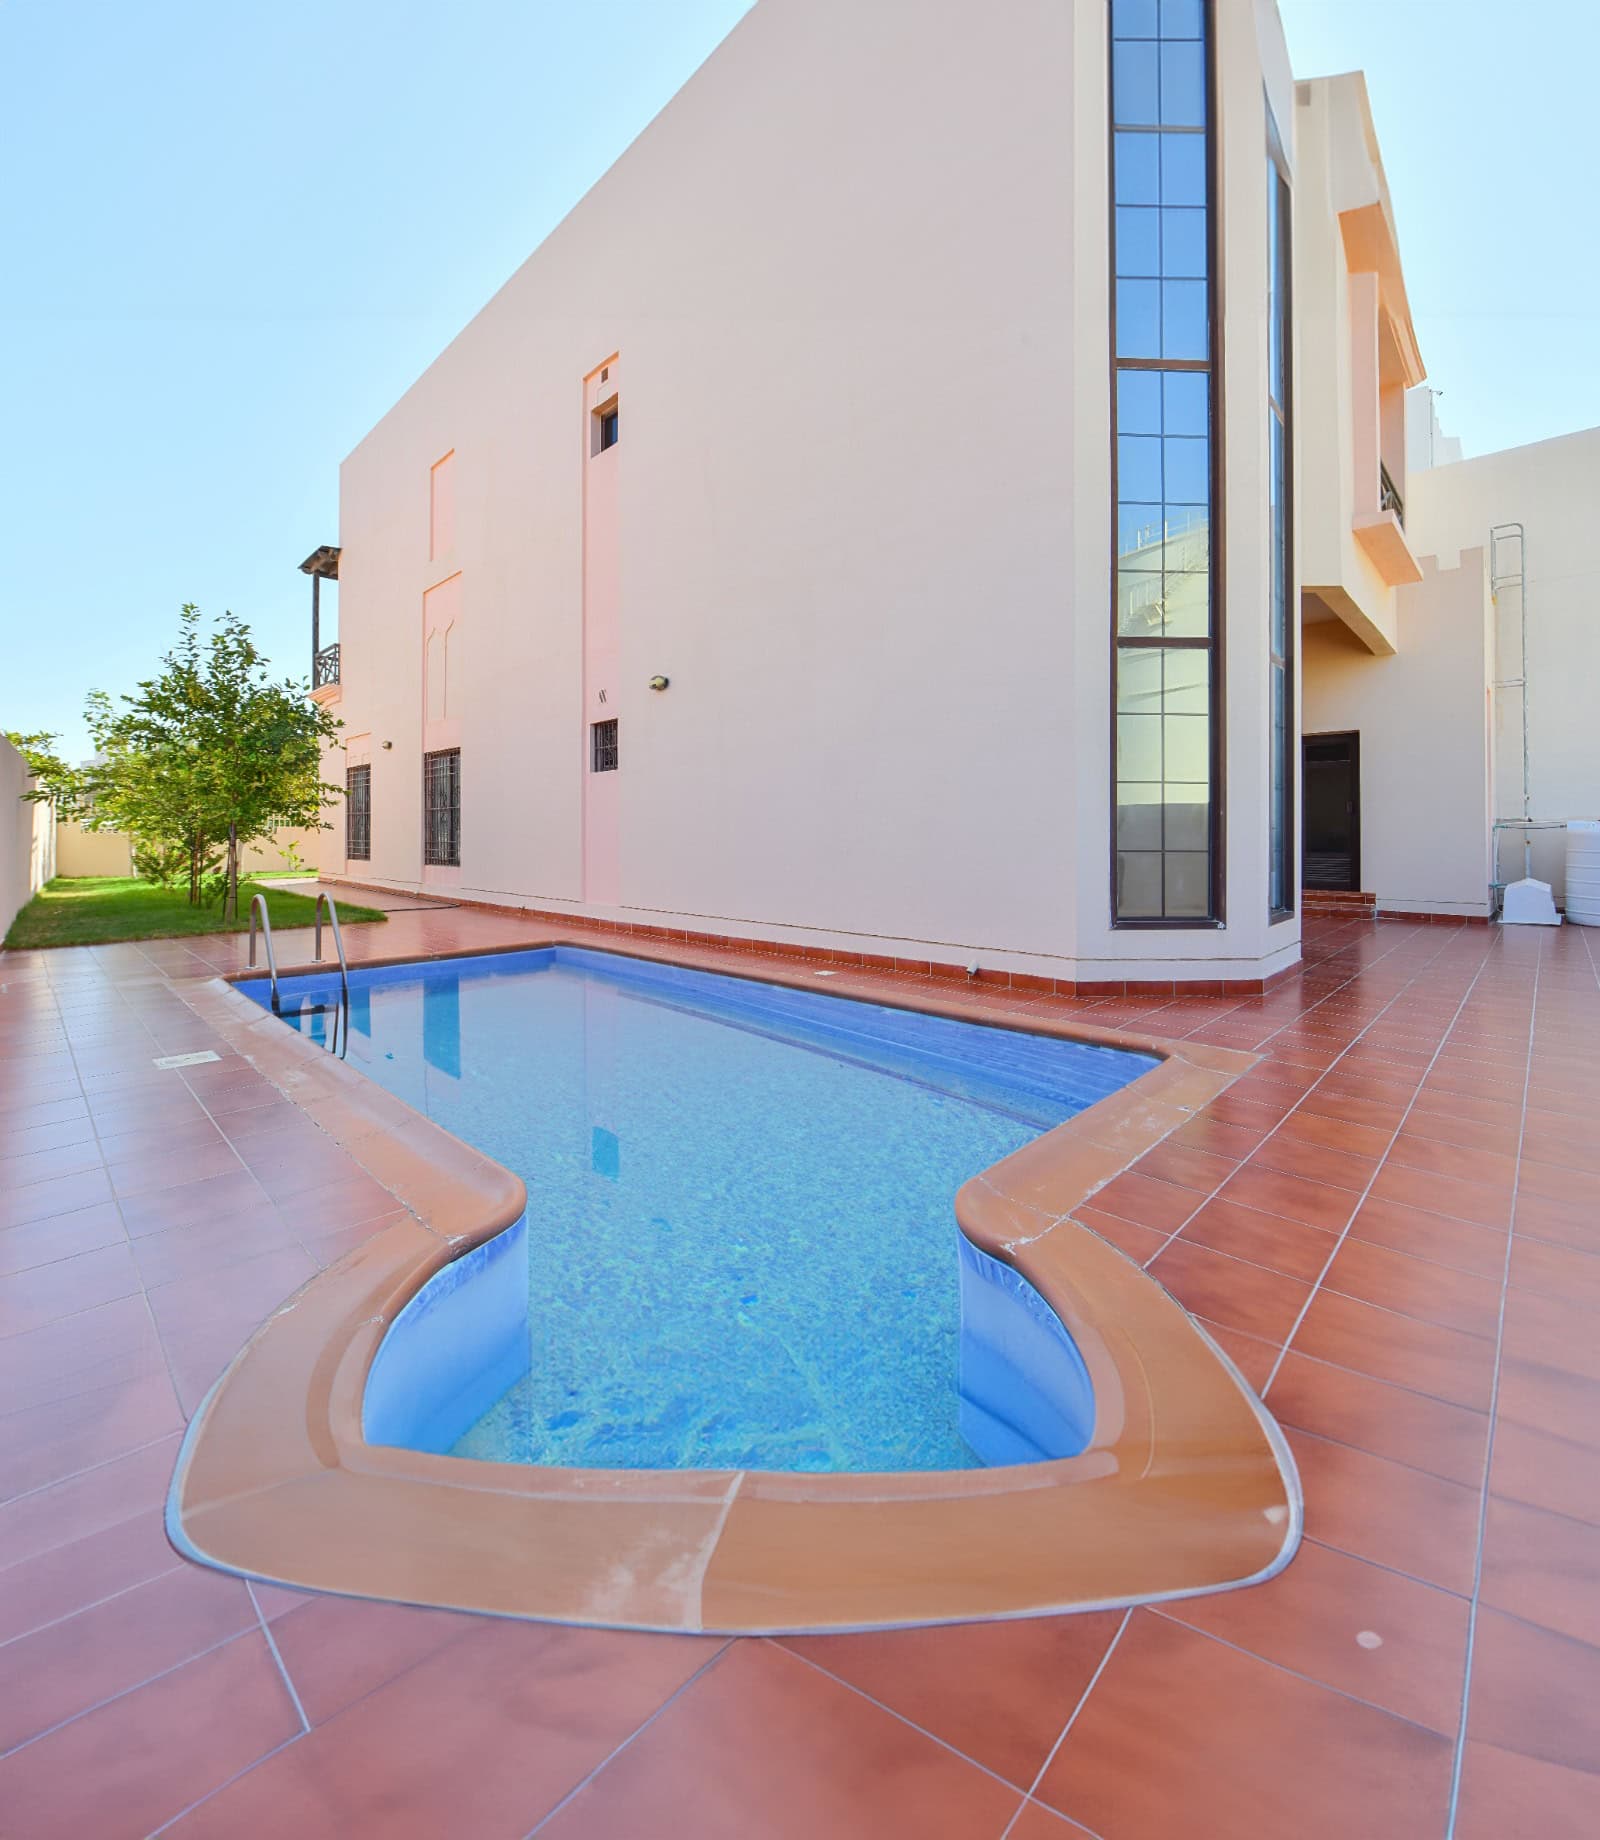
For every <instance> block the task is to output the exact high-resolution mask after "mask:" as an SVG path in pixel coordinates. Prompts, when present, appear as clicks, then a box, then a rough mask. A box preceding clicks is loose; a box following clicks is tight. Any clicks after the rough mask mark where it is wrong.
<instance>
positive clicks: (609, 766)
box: [589, 716, 619, 773]
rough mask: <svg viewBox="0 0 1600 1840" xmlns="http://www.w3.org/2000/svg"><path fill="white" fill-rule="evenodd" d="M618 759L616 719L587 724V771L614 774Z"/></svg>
mask: <svg viewBox="0 0 1600 1840" xmlns="http://www.w3.org/2000/svg"><path fill="white" fill-rule="evenodd" d="M618 759H619V747H618V729H617V718H616V717H615V716H610V717H608V718H607V719H606V720H605V721H604V722H591V723H590V724H589V771H590V772H591V773H615V772H616V770H617V762H618Z"/></svg>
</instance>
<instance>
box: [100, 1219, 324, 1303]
mask: <svg viewBox="0 0 1600 1840" xmlns="http://www.w3.org/2000/svg"><path fill="white" fill-rule="evenodd" d="M132 1243H133V1256H134V1260H135V1262H136V1263H137V1265H138V1267H139V1274H140V1276H141V1277H142V1278H143V1280H144V1283H145V1285H146V1286H147V1288H149V1289H151V1290H154V1289H156V1288H157V1287H159V1286H161V1285H165V1284H173V1283H176V1282H177V1281H178V1280H179V1279H184V1278H187V1279H194V1280H198V1279H203V1278H205V1277H206V1276H208V1275H209V1274H210V1273H213V1272H219V1271H225V1270H226V1269H227V1268H228V1267H229V1266H230V1265H239V1264H243V1263H244V1261H245V1260H246V1259H253V1258H258V1257H259V1256H260V1255H261V1254H262V1253H264V1252H279V1251H284V1250H293V1249H298V1248H299V1244H300V1242H299V1241H298V1240H297V1239H296V1238H295V1236H294V1234H293V1233H292V1232H291V1231H290V1229H289V1225H288V1223H287V1221H285V1219H284V1218H283V1216H282V1215H281V1214H280V1213H279V1212H278V1210H277V1209H276V1208H275V1207H273V1206H272V1204H271V1203H270V1202H269V1201H267V1200H265V1199H263V1200H262V1201H261V1202H260V1204H259V1205H258V1206H255V1207H248V1208H241V1209H239V1210H238V1211H237V1212H235V1213H233V1214H231V1215H229V1216H228V1217H227V1218H225V1219H222V1220H216V1221H205V1222H202V1223H199V1224H197V1225H193V1226H187V1227H173V1228H171V1229H169V1230H168V1231H167V1232H165V1233H146V1234H142V1235H141V1236H140V1237H139V1238H138V1239H136V1240H134V1241H133V1242H132Z"/></svg>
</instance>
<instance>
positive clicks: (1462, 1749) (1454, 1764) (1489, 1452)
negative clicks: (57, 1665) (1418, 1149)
mask: <svg viewBox="0 0 1600 1840" xmlns="http://www.w3.org/2000/svg"><path fill="white" fill-rule="evenodd" d="M1583 943H1584V951H1585V954H1586V955H1588V940H1587V939H1585V940H1584V942H1583ZM1590 965H1591V969H1592V968H1593V959H1592V956H1591V958H1590ZM1543 969H1544V941H1543V939H1540V941H1539V952H1538V956H1537V957H1536V958H1535V959H1534V962H1533V997H1532V1001H1531V1002H1530V1003H1529V1005H1528V1058H1527V1064H1526V1066H1525V1067H1524V1069H1523V1078H1522V1123H1521V1127H1520V1129H1519V1131H1518V1133H1517V1172H1516V1176H1515V1178H1514V1179H1513V1182H1512V1189H1511V1223H1510V1227H1509V1229H1508V1231H1507V1233H1506V1257H1505V1266H1504V1268H1503V1271H1502V1273H1501V1279H1500V1313H1499V1319H1498V1322H1497V1325H1496V1330H1495V1342H1494V1377H1493V1379H1492V1381H1491V1383H1490V1387H1489V1436H1488V1440H1487V1443H1486V1444H1485V1447H1484V1453H1483V1484H1482V1488H1481V1491H1480V1493H1479V1497H1478V1530H1477V1532H1478V1537H1477V1543H1476V1551H1475V1553H1474V1554H1473V1570H1472V1597H1471V1600H1470V1602H1469V1604H1468V1606H1467V1641H1466V1658H1465V1664H1464V1666H1463V1668H1462V1672H1461V1716H1460V1723H1459V1725H1458V1726H1457V1729H1456V1742H1455V1750H1454V1753H1453V1755H1452V1757H1451V1763H1450V1801H1449V1805H1448V1808H1447V1810H1446V1814H1445V1827H1444V1840H1453V1836H1454V1834H1455V1831H1456V1821H1457V1818H1458V1817H1459V1815H1460V1812H1461V1776H1462V1771H1463V1769H1464V1768H1465V1765H1466V1758H1467V1719H1468V1713H1469V1710H1470V1706H1471V1699H1472V1660H1473V1653H1474V1650H1475V1649H1476V1647H1477V1640H1478V1604H1479V1601H1480V1599H1481V1597H1482V1594H1483V1549H1484V1542H1485V1539H1486V1537H1487V1534H1488V1526H1489V1488H1490V1483H1491V1480H1492V1478H1493V1475H1494V1433H1495V1421H1496V1419H1497V1418H1498V1416H1499V1407H1500V1368H1501V1363H1502V1360H1503V1358H1504V1351H1505V1324H1506V1294H1507V1292H1508V1291H1509V1290H1510V1288H1511V1254H1512V1250H1513V1247H1514V1245H1515V1242H1516V1229H1517V1200H1518V1197H1519V1195H1520V1193H1521V1184H1522V1145H1523V1140H1524V1138H1525V1137H1526V1135H1527V1130H1528V1093H1529V1091H1530V1089H1531V1088H1532V1085H1533V1057H1534V1051H1535V1048H1536V1046H1537V1043H1538V1037H1539V984H1540V977H1541V973H1542V972H1543Z"/></svg>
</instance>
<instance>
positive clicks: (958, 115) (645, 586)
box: [340, 0, 1298, 978]
mask: <svg viewBox="0 0 1600 1840" xmlns="http://www.w3.org/2000/svg"><path fill="white" fill-rule="evenodd" d="M1217 19H1218V35H1217V44H1218V55H1219V60H1220V63H1221V73H1220V76H1221V89H1222V97H1223V101H1222V120H1221V126H1220V134H1221V144H1220V146H1219V154H1220V155H1221V165H1222V169H1223V171H1224V173H1225V174H1226V175H1227V179H1226V190H1225V196H1224V198H1223V200H1222V210H1221V212H1220V219H1221V221H1224V222H1226V223H1227V224H1228V225H1229V226H1230V229H1229V236H1228V243H1227V248H1226V251H1225V252H1224V262H1223V275H1222V284H1223V287H1224V289H1225V292H1226V293H1227V296H1228V298H1229V299H1230V300H1235V301H1238V302H1243V303H1247V305H1246V306H1245V308H1244V310H1240V309H1238V308H1237V307H1235V308H1234V309H1232V310H1231V311H1230V313H1229V316H1228V325H1229V336H1228V340H1227V341H1226V344H1225V347H1224V349H1225V352H1226V358H1227V365H1228V374H1227V378H1226V383H1225V388H1224V389H1223V391H1222V393H1221V396H1222V401H1223V403H1224V405H1225V410H1226V415H1227V430H1226V433H1227V440H1226V453H1225V466H1226V474H1225V478H1224V482H1223V488H1224V489H1223V499H1222V502H1223V504H1224V505H1225V506H1226V509H1227V527H1226V530H1225V532H1223V533H1222V534H1223V536H1224V537H1225V549H1226V554H1227V557H1228V583H1227V586H1226V589H1225V593H1226V600H1227V606H1228V622H1227V626H1228V653H1227V662H1226V671H1225V681H1226V684H1227V696H1228V705H1227V710H1226V721H1225V732H1226V736H1227V749H1228V753H1227V800H1228V822H1227V827H1226V837H1227V850H1228V861H1227V881H1228V890H1229V893H1228V923H1227V925H1226V927H1222V928H1217V929H1210V930H1204V931H1190V932H1184V933H1170V932H1129V931H1114V930H1113V929H1112V928H1111V927H1110V924H1109V887H1110V869H1109V858H1110V837H1109V832H1110V806H1111V800H1110V785H1109V764H1108V763H1109V756H1110V734H1109V694H1108V690H1109V686H1108V674H1109V658H1110V628H1111V605H1110V580H1109V557H1110V553H1111V547H1112V544H1111V532H1112V506H1111V499H1110V469H1109V465H1108V453H1109V448H1110V360H1109V349H1110V329H1109V323H1108V302H1109V296H1110V287H1109V279H1108V271H1109V243H1108V236H1109V170H1108V144H1109V132H1108V128H1109V124H1108V121H1107V56H1108V46H1107V19H1106V9H1105V8H1103V7H1100V6H1088V5H1083V6H1062V5H1061V4H1060V0H1002V3H1000V4H997V5H995V6H993V7H975V6H972V5H971V4H969V3H968V0H874V4H872V5H871V6H862V5H860V4H859V0H759V4H758V5H756V6H755V7H754V9H753V10H752V11H751V12H750V13H749V14H748V15H747V16H746V18H745V19H744V20H743V22H742V23H741V24H740V25H739V26H738V27H737V28H736V29H735V30H734V32H733V33H732V35H731V36H730V37H729V38H728V40H727V41H726V42H725V43H724V45H723V46H722V47H721V49H720V50H719V51H718V52H717V53H716V54H715V55H714V56H713V58H712V59H711V60H710V61H709V63H708V64H707V65H706V66H705V67H704V68H703V69H702V70H701V71H700V72H699V73H698V74H697V75H696V76H695V77H694V78H693V79H692V81H691V82H690V83H689V84H688V86H687V87H686V88H685V90H684V91H683V92H682V93H681V94H680V95H679V96H678V97H677V98H676V99H675V100H674V101H673V102H672V103H671V104H670V105H669V106H668V107H667V108H666V109H665V110H664V111H663V112H662V114H661V115H660V116H658V117H657V119H656V120H655V121H654V122H653V123H652V124H651V126H650V127H649V128H648V129H647V130H646V131H645V133H644V134H643V135H642V136H641V137H640V139H639V141H638V142H637V143H636V144H635V145H634V146H633V147H632V148H631V149H630V150H629V151H628V153H626V154H625V155H624V156H623V158H622V159H621V160H620V161H619V162H618V163H617V165H616V166H614V167H613V168H612V170H611V171H610V172H609V173H607V175H606V176H605V177H604V178H603V179H602V180H601V181H600V183H599V184H598V185H597V186H596V187H595V188H594V189H593V190H592V191H591V192H590V193H589V195H588V196H587V197H586V198H585V199H584V200H583V201H582V202H581V204H580V205H579V206H578V207H577V208H576V209H575V210H574V211H573V212H572V213H571V215H570V216H568V217H567V218H566V220H565V221H564V222H563V223H562V224H561V225H560V226H559V227H558V228H557V229H556V230H555V231H554V232H553V233H552V235H551V236H550V237H549V238H548V239H547V240H546V242H545V243H544V244H543V245H542V246H541V247H540V249H539V250H538V251H536V252H535V254H534V255H533V257H532V258H531V259H530V261H529V262H528V263H527V264H526V265H525V266H524V268H522V269H521V270H520V271H519V272H518V274H517V275H516V276H514V277H513V278H512V280H511V281H510V282H509V283H508V284H507V286H506V287H505V289H504V290H502V292H501V293H500V294H499V295H498V296H497V297H496V298H495V299H494V300H493V301H491V302H490V304H489V305H488V306H487V307H486V308H485V309H484V311H483V312H482V313H481V314H480V315H479V316H478V317H477V318H476V319H475V320H474V321H473V322H472V323H471V324H470V325H469V326H468V327H467V328H466V329H465V330H464V331H463V333H462V334H461V335H460V337H458V338H457V339H456V340H455V341H454V342H453V343H452V344H451V345H450V346H449V348H448V349H447V350H446V351H445V352H444V353H443V354H442V355H441V357H440V358H439V360H438V361H437V362H436V363H435V364H434V365H433V366H432V367H431V368H430V369H429V371H428V372H426V373H425V374H424V376H423V377H422V378H421V379H419V381H418V382H417V383H416V384H415V385H414V386H413V387H412V388H411V389H410V390H409V391H408V392H407V393H406V395H405V396H404V397H403V398H402V399H401V401H400V402H399V403H398V404H396V406H395V408H394V409H393V410H392V411H391V412H390V413H389V414H388V415H387V416H386V417H385V418H384V419H383V421H382V422H381V423H380V424H379V425H378V426H377V428H375V429H374V430H373V431H372V433H371V434H369V435H368V436H367V438H366V439H365V440H364V441H363V442H362V443H361V444H360V446H359V447H358V448H357V449H356V450H355V452H354V453H353V454H351V456H350V457H349V459H348V460H347V461H346V462H345V465H344V468H343V471H342V475H341V529H340V537H341V542H342V544H343V556H342V558H341V602H340V619H341V644H342V646H343V648H344V667H345V668H344V683H343V686H342V696H343V705H342V709H341V713H342V715H343V717H344V719H345V721H346V723H347V725H348V727H349V730H350V731H351V732H354V733H369V734H370V735H371V737H372V749H373V752H372V762H373V842H372V851H373V855H372V862H371V865H370V870H369V872H368V874H367V875H365V876H364V877H363V879H370V880H373V881H377V882H379V883H382V884H385V885H392V886H396V887H415V886H417V885H419V883H420V882H421V880H422V874H421V869H420V851H421V846H420V832H421V791H420V787H421V753H422V751H423V748H424V746H425V745H427V744H426V743H425V737H424V733H423V729H424V719H423V716H422V713H421V712H423V711H424V710H425V709H426V708H427V707H428V696H429V691H428V687H427V685H426V683H425V681H424V679H425V655H426V654H425V646H424V644H423V643H415V644H408V643H406V642H404V637H403V635H404V633H405V630H406V628H407V626H410V628H411V630H412V631H413V632H415V631H416V627H415V625H414V624H412V623H413V622H415V620H416V614H415V612H414V611H413V610H414V609H416V608H417V607H418V606H419V605H421V604H422V601H423V597H424V595H428V596H429V598H430V601H431V600H432V594H430V590H431V591H434V592H435V593H436V592H437V590H438V587H439V584H440V583H441V582H442V581H444V580H445V579H446V578H447V577H448V576H450V575H452V574H455V573H456V572H457V571H459V573H460V577H461V586H460V588H459V589H458V593H459V596H460V600H461V604H462V606H463V608H470V618H468V619H467V621H466V627H467V631H468V639H469V642H468V643H467V645H466V646H465V648H464V649H463V652H462V654H461V656H460V657H459V658H457V656H456V654H455V652H454V650H453V649H452V652H451V655H450V659H449V666H448V679H447V711H446V715H445V717H443V718H440V717H434V718H432V719H433V720H447V721H448V720H454V721H457V722H458V723H459V734H460V746H461V750H462V785H463V861H462V866H461V869H460V873H459V876H458V877H456V878H455V880H454V882H453V885H454V886H456V887H457V888H458V889H459V892H460V893H461V895H462V896H463V897H464V898H469V899H482V900H488V901H497V902H505V903H508V904H513V905H517V904H520V905H527V906H531V907H540V908H547V909H556V910H560V909H571V910H573V911H593V912H597V913H607V914H609V913H615V914H616V915H618V916H620V917H625V918H629V919H633V920H637V921H640V922H644V923H651V924H663V925H676V926H681V927H685V928H687V929H690V930H703V931H708V932H719V933H730V934H735V935H741V934H742V935H745V936H752V937H758V938H768V939H793V940H803V941H806V942H809V943H815V944H823V945H836V946H840V947H845V948H854V949H856V950H863V951H870V952H875V953H885V954H891V955H895V956H901V957H912V958H923V959H927V958H939V959H946V960H949V959H959V960H961V961H965V960H967V959H975V960H977V961H978V962H980V963H981V964H983V965H987V966H996V967H1001V966H1004V967H1009V968H1011V969H1014V970H1019V971H1036V972H1041V973H1049V974H1054V975H1060V976H1073V975H1081V976H1083V977H1086V978H1087V977H1095V976H1107V977H1109V976H1113V975H1133V976H1150V977H1161V976H1164V975H1165V976H1193V977H1212V976H1215V977H1225V976H1230V975H1238V976H1255V975H1261V974H1262V973H1264V972H1270V971H1272V970H1275V969H1277V968H1279V967H1280V966H1281V965H1283V964H1286V963H1289V962H1292V959H1293V957H1294V955H1295V954H1296V952H1297V950H1298V932H1297V929H1296V928H1295V927H1293V926H1289V927H1284V926H1279V927H1276V928H1272V927H1269V925H1268V920H1267V897H1266V841H1265V839H1266V805H1265V792H1264V786H1265V782H1266V771H1265V765H1266V747H1267V740H1266V737H1267V722H1266V713H1265V706H1266V705H1265V699H1266V681H1267V638H1266V624H1265V623H1266V612H1265V608H1266V601H1267V595H1266V580H1267V519H1266V453H1265V442H1266V426H1267V410H1266V400H1265V385H1266V356H1265V348H1264V344H1263V343H1262V339H1261V337H1260V336H1259V327H1258V321H1259V318H1260V316H1259V313H1258V312H1257V311H1256V306H1255V303H1256V302H1258V301H1259V300H1260V299H1261V298H1262V297H1263V295H1264V291H1265V286H1266V256H1265V244H1266V223H1265V201H1264V190H1265V188H1264V183H1263V178H1262V175H1263V172H1264V161H1265V116H1264V107H1263V84H1264V82H1265V83H1266V85H1267V88H1268V89H1269V91H1270V92H1271V93H1272V97H1273V107H1274V109H1275V111H1276V113H1277V116H1278V119H1279V121H1280V123H1285V124H1287V123H1289V122H1291V121H1292V120H1293V113H1294V110H1293V95H1292V90H1291V88H1290V86H1289V83H1288V74H1287V60H1286V57H1285V56H1284V55H1283V50H1282V41H1281V34H1280V33H1279V29H1278V23H1277V19H1276V15H1275V12H1274V11H1273V9H1272V8H1271V6H1270V5H1264V4H1263V3H1262V0H1219V4H1218V7H1217ZM841 48H847V54H846V53H845V51H843V50H842V49H841ZM1042 224H1048V225H1051V226H1052V227H1053V228H1052V233H1051V234H1049V235H1042V234H1041V233H1040V226H1041V225H1042ZM422 259H423V250H422V247H421V246H420V245H419V261H420V260H422ZM608 352H621V353H623V354H625V356H626V359H627V371H628V380H629V392H628V404H627V413H626V416H625V417H624V418H623V433H622V439H621V442H620V444H619V446H618V448H617V449H616V450H615V451H614V452H612V453H609V454H607V455H603V456H599V457H595V456H593V455H591V454H590V452H589V442H588V430H587V426H582V427H581V428H580V422H581V423H582V424H586V423H587V420H588V412H589V410H590V409H591V408H592V407H593V405H594V403H595V402H597V401H598V400H600V398H599V397H598V395H596V394H594V391H595V389H597V388H598V385H597V382H596V378H595V373H596V369H597V366H600V365H603V364H604V354H606V353H608ZM616 378H617V373H616V372H615V371H613V375H612V378H611V379H610V380H608V383H607V385H606V386H605V387H606V388H607V389H609V388H610V387H611V385H612V384H614V383H615V381H616ZM586 380H587V381H586ZM580 389H581V391H582V394H581V397H580ZM447 454H453V456H454V458H453V459H452V460H451V461H450V463H449V471H450V475H451V482H452V485H453V488H454V508H455V517H454V525H455V528H454V534H453V541H454V546H455V547H454V551H453V554H452V555H451V556H450V557H449V558H444V559H441V558H438V557H436V556H433V555H432V554H431V553H430V552H431V551H432V550H433V548H434V546H435V538H436V532H435V522H436V520H435V516H434V508H433V501H432V477H431V469H432V468H433V467H434V466H435V464H436V463H437V462H438V460H439V459H440V457H441V456H443V455H447ZM624 468H625V469H626V493H625V498H624V495H623V494H622V492H621V490H620V488H621V485H622V482H623V469H624ZM657 673H660V674H662V675H665V676H668V677H670V679H671V688H670V689H669V690H668V691H666V692H665V693H664V694H653V693H651V692H650V690H649V689H648V687H647V686H648V684H649V680H650V678H651V677H652V676H654V675H656V674H657ZM601 689H605V690H606V692H607V701H606V703H605V705H604V708H605V710H606V711H607V712H608V713H609V714H612V715H615V717H616V718H617V720H618V722H619V725H620V735H619V739H620V746H621V766H620V770H619V771H618V772H616V773H615V774H605V775H594V774H591V773H590V772H589V748H588V742H589V737H588V727H589V722H590V720H591V719H593V718H594V717H595V713H596V711H597V709H598V708H599V707H600V705H599V704H598V692H599V691H600V690H601ZM386 741H387V742H390V743H391V744H392V746H391V748H390V749H388V750H385V749H384V745H383V744H384V743H385V742H386ZM341 778H342V774H341ZM596 781H605V782H608V783H607V784H604V785H596V783H595V782H596Z"/></svg>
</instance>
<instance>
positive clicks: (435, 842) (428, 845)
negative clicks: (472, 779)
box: [422, 748, 461, 865]
mask: <svg viewBox="0 0 1600 1840" xmlns="http://www.w3.org/2000/svg"><path fill="white" fill-rule="evenodd" d="M422 823H423V836H422V860H423V861H424V862H425V863H430V864H443V865H454V864H457V863H459V862H460V861H461V750H460V748H449V749H446V750H445V752H443V753H440V754H424V755H423V757H422Z"/></svg>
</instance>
